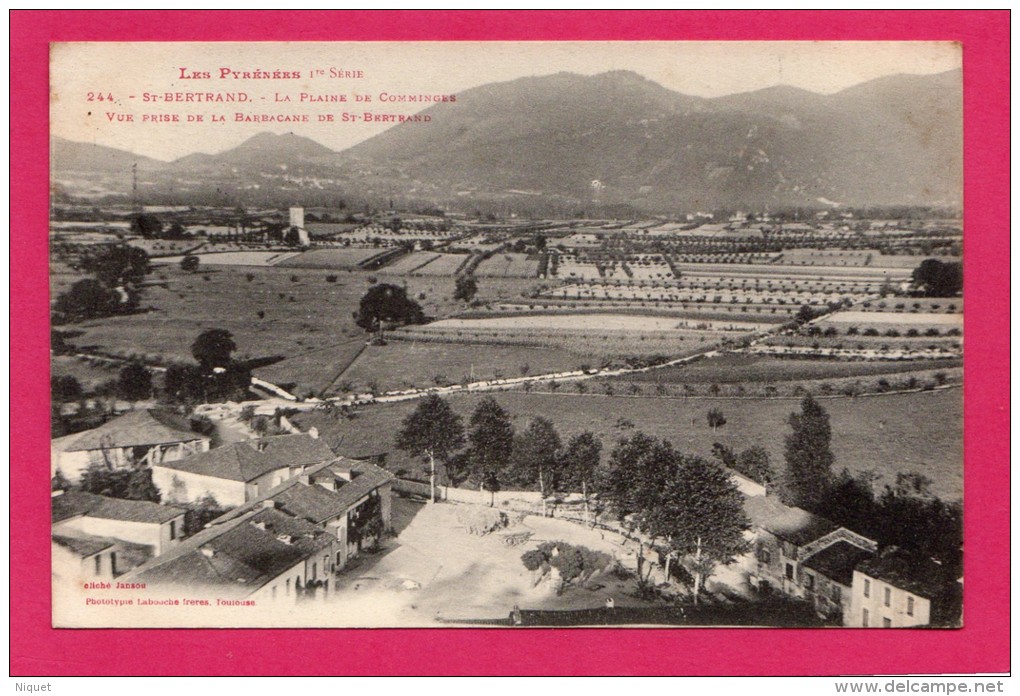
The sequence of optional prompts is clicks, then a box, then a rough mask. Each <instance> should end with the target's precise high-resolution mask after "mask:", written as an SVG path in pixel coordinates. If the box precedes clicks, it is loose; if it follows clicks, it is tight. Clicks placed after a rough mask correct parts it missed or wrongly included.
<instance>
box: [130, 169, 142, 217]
mask: <svg viewBox="0 0 1020 696" xmlns="http://www.w3.org/2000/svg"><path fill="white" fill-rule="evenodd" d="M131 207H132V208H133V209H134V211H135V212H136V213H140V212H142V207H141V205H139V203H138V163H137V162H135V163H134V164H132V165H131Z"/></svg>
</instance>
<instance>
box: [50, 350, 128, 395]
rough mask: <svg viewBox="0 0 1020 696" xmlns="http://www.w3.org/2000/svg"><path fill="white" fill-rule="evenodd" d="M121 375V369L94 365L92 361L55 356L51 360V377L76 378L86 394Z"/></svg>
mask: <svg viewBox="0 0 1020 696" xmlns="http://www.w3.org/2000/svg"><path fill="white" fill-rule="evenodd" d="M119 374H120V369H119V368H117V367H115V366H111V365H106V364H100V363H96V364H93V363H92V362H90V361H87V360H81V359H77V358H72V357H70V356H66V355H54V356H53V357H51V358H50V375H51V376H52V377H64V376H70V377H74V378H75V379H76V380H78V383H79V384H80V385H81V386H82V388H83V389H84V391H85V392H86V393H88V392H89V391H91V390H93V389H95V388H96V387H98V386H99V385H100V384H103V383H104V382H109V381H111V380H116V379H117V376H118V375H119Z"/></svg>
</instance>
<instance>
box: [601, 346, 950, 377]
mask: <svg viewBox="0 0 1020 696" xmlns="http://www.w3.org/2000/svg"><path fill="white" fill-rule="evenodd" d="M959 365H960V361H959V360H910V361H903V362H864V361H860V362H842V361H838V360H801V359H796V358H791V359H785V358H773V357H765V356H757V355H746V354H737V353H727V354H725V355H720V356H718V357H715V358H709V359H706V360H700V361H698V362H695V363H692V364H690V365H676V366H672V367H663V368H659V369H657V370H652V371H650V372H643V373H638V374H635V375H627V376H624V377H619V378H617V379H618V380H619V381H626V382H650V383H655V384H657V383H661V384H713V383H715V384H738V383H749V382H750V383H759V382H764V383H768V382H786V381H797V380H816V379H830V378H831V379H836V378H843V377H864V376H869V375H886V374H897V373H901V372H918V371H922V370H938V369H949V368H953V367H959Z"/></svg>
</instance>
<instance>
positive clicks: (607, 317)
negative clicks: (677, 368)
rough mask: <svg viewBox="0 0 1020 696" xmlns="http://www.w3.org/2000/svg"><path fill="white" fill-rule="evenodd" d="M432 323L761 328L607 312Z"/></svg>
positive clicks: (640, 328)
mask: <svg viewBox="0 0 1020 696" xmlns="http://www.w3.org/2000/svg"><path fill="white" fill-rule="evenodd" d="M430 326H432V327H435V328H436V329H443V330H447V329H467V330H487V329H505V330H506V331H507V332H508V333H512V332H513V331H514V330H517V329H525V330H526V329H567V330H573V329H585V330H588V331H596V332H597V331H671V330H674V329H695V330H734V331H748V330H753V329H757V328H760V327H759V326H758V325H756V324H749V323H746V322H738V321H730V322H726V321H716V322H713V321H708V320H686V319H677V318H675V317H656V316H641V315H630V314H608V313H603V312H596V313H591V314H588V313H585V314H568V313H553V314H526V315H523V316H506V317H491V318H472V319H444V320H442V321H438V322H436V323H434V324H431V325H430Z"/></svg>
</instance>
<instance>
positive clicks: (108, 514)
mask: <svg viewBox="0 0 1020 696" xmlns="http://www.w3.org/2000/svg"><path fill="white" fill-rule="evenodd" d="M51 512H52V514H51V517H52V524H53V533H54V535H61V536H75V535H77V536H90V537H97V538H107V539H115V540H117V541H119V542H122V543H124V542H126V543H129V544H135V545H138V546H143V547H147V549H148V555H149V556H159V555H160V554H163V553H165V552H166V551H168V550H169V549H170V548H172V547H173V546H175V545H176V544H179V543H180V541H181V537H182V536H183V535H184V515H185V511H184V510H182V509H181V508H177V507H172V506H170V505H159V504H157V503H151V502H149V501H146V500H123V499H121V498H108V497H106V496H102V495H95V494H93V493H85V492H81V491H68V492H66V493H58V494H56V495H54V496H53V497H52V498H51ZM125 569H126V568H125Z"/></svg>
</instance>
